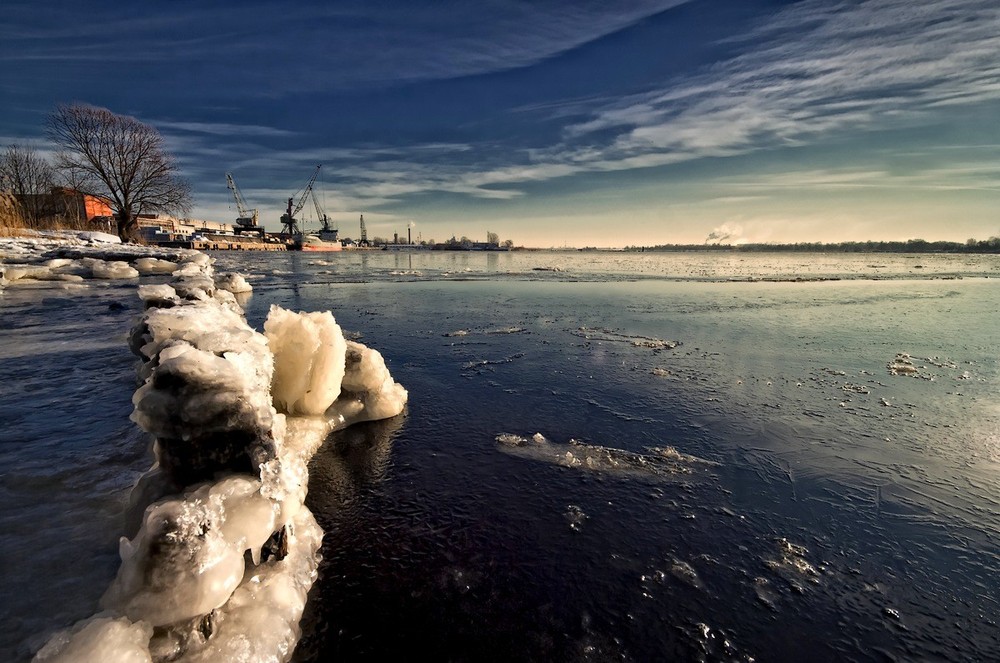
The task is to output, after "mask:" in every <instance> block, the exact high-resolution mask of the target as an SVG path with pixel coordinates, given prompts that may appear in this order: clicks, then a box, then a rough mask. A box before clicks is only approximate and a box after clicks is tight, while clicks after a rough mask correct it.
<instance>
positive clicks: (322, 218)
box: [312, 189, 335, 232]
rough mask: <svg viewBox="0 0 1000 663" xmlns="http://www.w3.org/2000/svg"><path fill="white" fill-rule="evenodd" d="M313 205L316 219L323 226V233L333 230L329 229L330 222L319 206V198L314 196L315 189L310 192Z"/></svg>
mask: <svg viewBox="0 0 1000 663" xmlns="http://www.w3.org/2000/svg"><path fill="white" fill-rule="evenodd" d="M312 199H313V205H314V206H315V207H316V218H317V219H319V222H320V223H321V224H322V225H323V231H324V232H330V231H333V230H335V228H331V227H330V220H329V219H328V218H327V216H326V212H325V211H324V210H323V207H322V206H321V205H320V204H319V197H318V196H317V195H316V189H313V192H312Z"/></svg>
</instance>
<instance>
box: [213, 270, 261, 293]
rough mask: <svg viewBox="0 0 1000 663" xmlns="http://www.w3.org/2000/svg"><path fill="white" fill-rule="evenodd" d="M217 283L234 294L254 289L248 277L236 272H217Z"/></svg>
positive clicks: (217, 285)
mask: <svg viewBox="0 0 1000 663" xmlns="http://www.w3.org/2000/svg"><path fill="white" fill-rule="evenodd" d="M215 285H216V287H218V288H221V289H222V290H228V291H229V292H231V293H233V294H234V295H235V294H240V293H244V292H251V291H253V287H252V286H251V285H250V284H249V283H247V280H246V278H245V277H244V276H243V275H242V274H236V273H235V272H233V273H228V274H217V275H216V276H215Z"/></svg>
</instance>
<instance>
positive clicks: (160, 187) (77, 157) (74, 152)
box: [48, 104, 191, 242]
mask: <svg viewBox="0 0 1000 663" xmlns="http://www.w3.org/2000/svg"><path fill="white" fill-rule="evenodd" d="M48 135H49V137H50V138H51V139H52V141H53V142H54V143H55V144H56V145H58V146H59V149H60V153H59V157H58V161H57V166H58V167H59V169H60V170H61V171H63V172H64V173H65V174H64V177H66V178H67V179H71V180H72V181H74V182H75V183H76V184H77V187H78V189H79V190H80V191H81V192H82V193H86V194H90V195H93V196H99V197H101V198H104V199H106V200H108V202H109V204H110V206H111V209H112V210H113V211H114V213H115V220H116V222H117V224H118V236H119V237H121V238H122V240H123V241H132V242H134V241H137V240H138V239H139V224H138V220H137V218H136V217H137V215H139V214H143V213H149V212H184V211H186V210H187V209H188V207H189V205H190V191H191V189H190V186H189V185H188V183H187V182H186V181H184V180H183V179H181V178H180V177H179V176H178V174H177V167H176V165H175V164H174V160H173V157H171V155H170V154H168V153H167V151H166V150H165V148H164V146H163V138H162V137H161V136H160V133H159V132H158V131H157V130H156V129H154V128H153V127H151V126H149V125H148V124H144V123H142V122H140V121H139V120H137V119H135V118H134V117H129V116H128V115H118V114H116V113H112V112H111V111H109V110H108V109H106V108H97V107H95V106H90V105H87V104H71V105H66V106H59V107H58V108H57V109H56V111H55V112H54V113H53V114H52V115H51V116H50V117H49V122H48Z"/></svg>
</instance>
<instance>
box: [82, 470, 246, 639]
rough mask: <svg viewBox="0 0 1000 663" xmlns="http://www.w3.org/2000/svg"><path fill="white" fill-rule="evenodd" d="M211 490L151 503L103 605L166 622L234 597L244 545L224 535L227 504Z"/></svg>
mask: <svg viewBox="0 0 1000 663" xmlns="http://www.w3.org/2000/svg"><path fill="white" fill-rule="evenodd" d="M210 490H211V489H210V487H205V488H203V489H201V492H200V493H199V492H196V493H195V494H192V495H191V496H189V497H188V498H187V499H174V500H166V501H163V502H160V503H158V504H155V505H153V506H152V507H150V508H149V510H148V511H147V512H146V518H145V522H144V523H143V525H142V528H140V530H139V533H138V535H136V538H135V539H133V540H132V541H128V540H127V539H123V540H122V542H121V549H120V553H121V558H122V565H121V567H120V568H119V570H118V576H117V577H116V578H115V581H114V582H113V583H112V584H111V587H109V588H108V591H107V592H106V593H105V595H104V598H103V599H102V600H101V603H102V606H103V607H104V608H106V609H109V610H115V611H117V612H120V613H122V614H124V615H125V616H127V617H128V618H129V619H131V620H133V621H139V620H143V621H145V622H147V623H149V624H152V625H153V626H163V625H166V624H172V623H175V622H180V621H185V620H188V619H191V618H193V617H197V616H199V615H204V614H207V613H209V612H211V611H212V610H214V609H216V608H218V607H219V606H221V605H222V604H223V603H225V602H226V601H227V600H229V597H230V596H231V595H232V593H233V591H235V589H236V587H237V586H238V585H239V583H240V580H241V579H242V578H243V570H244V569H243V551H242V550H239V549H238V547H237V546H235V545H233V544H232V543H231V542H230V541H227V540H226V538H225V537H224V536H223V530H222V528H221V526H222V523H223V522H224V521H225V519H226V514H225V504H224V501H223V500H222V499H221V498H219V497H216V498H215V499H211V496H210V495H209V493H210Z"/></svg>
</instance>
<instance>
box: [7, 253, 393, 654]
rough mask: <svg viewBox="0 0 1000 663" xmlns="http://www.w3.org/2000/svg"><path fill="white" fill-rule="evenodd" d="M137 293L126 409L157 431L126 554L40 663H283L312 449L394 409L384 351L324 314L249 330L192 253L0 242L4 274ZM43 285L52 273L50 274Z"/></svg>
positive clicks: (305, 543)
mask: <svg viewBox="0 0 1000 663" xmlns="http://www.w3.org/2000/svg"><path fill="white" fill-rule="evenodd" d="M167 270H169V271H170V273H171V274H172V276H171V282H170V284H159V285H143V286H140V287H139V289H138V293H139V296H140V297H141V298H142V300H143V302H144V303H145V306H146V311H145V313H144V314H143V316H142V318H141V319H140V321H139V322H138V324H137V325H136V327H135V328H134V329H133V330H132V333H131V337H130V342H129V344H130V347H131V349H132V351H133V352H134V353H135V354H136V355H137V356H139V358H140V359H141V360H142V364H141V365H140V367H139V377H140V379H142V380H143V383H142V385H141V386H140V387H139V388H138V389H137V390H136V392H135V395H134V396H133V404H134V407H135V409H134V412H133V414H132V420H133V421H134V422H135V423H136V424H137V425H139V427H140V428H142V429H143V430H144V431H146V432H147V433H149V434H150V435H152V436H153V437H154V438H155V440H156V444H155V447H154V448H155V456H156V458H155V461H156V462H155V463H154V465H153V467H152V469H150V470H149V471H148V472H147V473H146V474H145V475H143V477H141V478H140V480H139V482H138V483H137V485H136V486H135V488H134V489H133V494H132V496H131V499H130V503H131V505H132V514H131V516H132V517H131V518H130V520H131V522H132V524H131V526H130V531H128V532H127V533H126V534H127V535H128V536H127V537H122V539H121V544H120V556H121V560H122V563H121V566H120V568H119V570H118V574H117V577H116V578H115V580H114V581H113V582H112V584H111V586H110V587H109V588H108V590H107V592H105V595H104V597H103V598H102V599H101V607H102V609H103V611H102V612H100V613H98V614H97V615H95V616H94V617H92V618H90V619H87V620H84V621H82V622H80V623H78V624H76V625H75V626H73V627H71V628H69V629H66V630H64V631H61V632H59V633H56V634H55V635H53V636H52V637H51V638H50V639H49V641H48V642H47V643H46V644H45V645H44V646H43V647H42V648H41V649H40V650H39V651H38V653H37V655H36V657H35V660H36V661H94V662H97V661H101V662H104V661H241V662H247V663H252V662H258V661H259V662H261V663H262V662H264V661H287V660H288V659H289V658H290V657H291V655H292V652H293V651H294V647H295V644H296V642H297V640H298V637H299V627H298V622H299V619H300V618H301V615H302V611H303V609H304V607H305V601H306V595H307V593H308V591H309V588H310V586H311V585H312V583H313V581H314V579H315V577H316V568H317V565H318V563H319V555H318V550H319V546H320V543H321V540H322V536H323V533H322V530H320V528H319V526H318V525H317V524H316V521H315V520H314V518H313V516H312V514H311V513H310V512H309V509H308V508H307V507H306V506H305V504H304V501H305V496H306V491H307V489H308V462H309V458H310V457H311V456H312V455H313V453H315V451H316V450H317V449H318V448H319V446H320V445H321V444H322V443H323V440H324V439H325V438H326V437H327V435H329V433H330V432H332V431H333V430H336V429H339V428H343V427H345V426H348V425H351V424H353V423H356V422H359V421H367V420H373V419H381V418H388V417H392V416H395V415H397V414H399V413H400V412H402V410H403V408H404V406H405V404H406V399H407V393H406V390H405V389H403V388H402V387H401V386H400V385H398V384H397V383H396V382H395V381H393V379H392V377H391V375H390V374H389V371H388V370H387V368H386V366H385V362H384V361H383V359H382V357H381V355H380V354H379V353H378V352H377V351H375V350H373V349H371V348H367V347H365V346H364V345H361V344H360V343H354V342H348V341H346V340H345V339H344V336H343V333H342V332H341V330H340V327H339V326H338V325H337V324H336V322H335V320H334V318H333V315H332V314H331V313H330V312H322V313H295V312H292V311H287V310H284V309H281V308H279V307H277V306H275V307H272V309H271V312H270V314H269V316H268V319H267V321H266V322H265V325H264V333H263V334H262V333H260V332H258V331H256V330H254V329H253V328H251V327H250V326H249V325H248V324H247V322H246V319H245V318H244V316H243V311H242V309H241V307H240V305H239V303H238V302H237V300H236V297H235V296H234V294H233V291H240V292H245V291H247V290H249V285H248V284H247V282H246V280H245V279H244V278H243V277H242V276H240V275H216V274H215V273H214V270H213V268H212V260H211V259H210V258H209V257H208V256H207V255H205V254H202V253H198V252H195V251H184V250H182V251H151V250H148V249H146V248H145V247H131V246H127V245H112V244H108V243H98V242H94V241H93V240H92V238H83V239H80V238H76V239H62V240H58V241H51V240H50V241H43V240H38V239H29V240H23V239H19V240H11V239H4V240H0V285H2V286H3V287H19V286H22V285H28V284H30V283H32V282H35V283H37V282H39V281H53V280H56V281H73V282H81V281H85V280H89V279H131V278H136V277H137V276H138V275H139V274H140V273H142V274H163V273H167ZM50 286H51V284H50Z"/></svg>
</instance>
